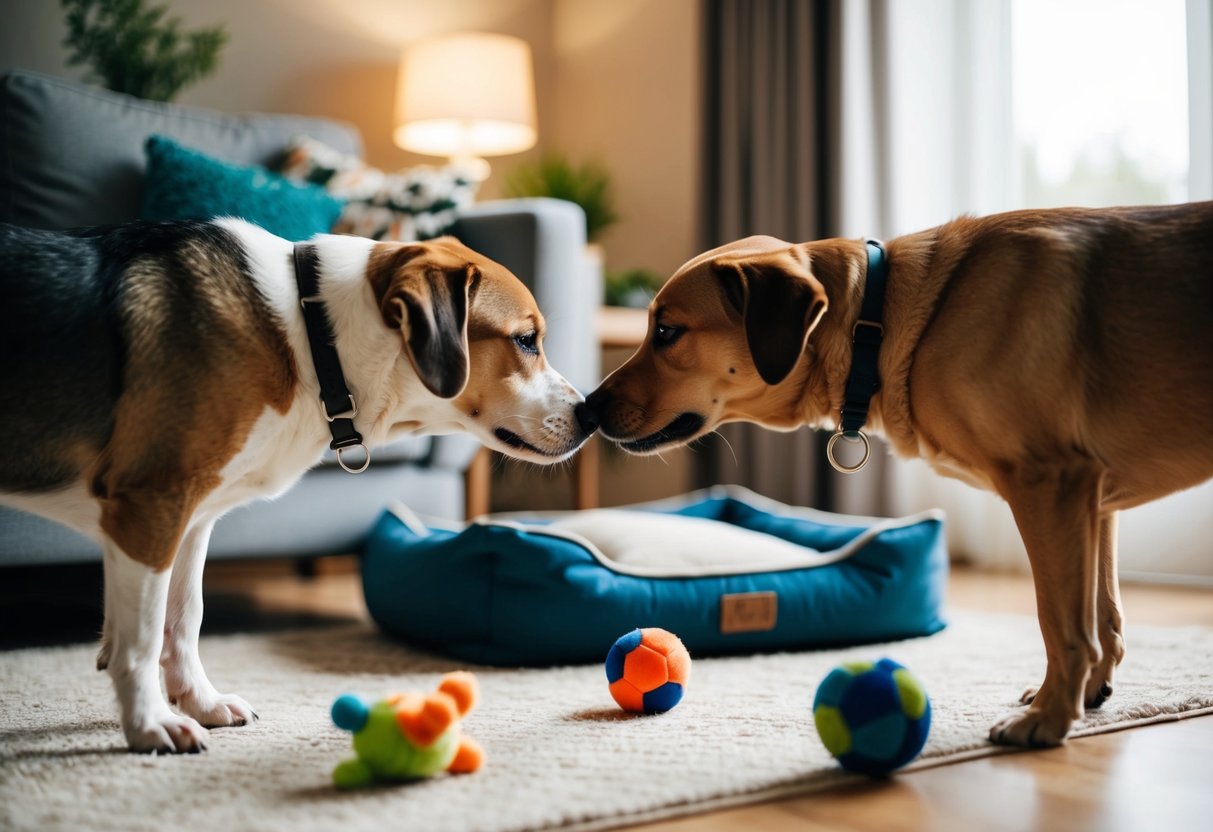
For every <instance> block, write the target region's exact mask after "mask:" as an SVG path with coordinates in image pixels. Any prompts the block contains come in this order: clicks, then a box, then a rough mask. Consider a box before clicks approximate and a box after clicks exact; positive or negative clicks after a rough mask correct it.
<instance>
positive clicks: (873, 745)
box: [813, 659, 931, 777]
mask: <svg viewBox="0 0 1213 832" xmlns="http://www.w3.org/2000/svg"><path fill="white" fill-rule="evenodd" d="M813 722H814V723H815V724H816V725H817V733H818V735H820V737H821V741H822V742H823V743H825V747H826V748H827V749H828V750H829V752H830V753H831V754H832V755H834V758H835V759H837V760H838V762H839V763H841V764H842V766H843V768H846V769H850V770H851V771H857V772H860V773H862V774H868V775H871V776H873V777H878V776H881V775H885V774H888V773H889V772H891V771H893V769H897V768H901V767H902V766H904V765H905V764H906V763H908V762H910V760H913V759H914V758H915V757H917V756H918V753H919V752H920V751H922V747H923V745H925V744H926V741H927V734H928V733H930V730H931V700H930V698H928V697H927V692H926V689H925V688H923V686H922V683H921V682H919V681H918V679H917V677H915V676H914V674H912V673H910V671H909V670H907V669H906V668H904V667H902V666H901V665H899V664H898V663H897V662H895V661H892V660H891V659H881V660H880V661H877V662H851V663H847V664H844V665H842V666H840V667H836V668H834V670H832V671H830V674H829V675H828V676H826V678H825V680H824V681H822V683H821V684H820V685H819V686H818V688H817V696H816V697H815V698H814V699H813Z"/></svg>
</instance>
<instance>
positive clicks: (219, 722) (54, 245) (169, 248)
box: [0, 220, 595, 751]
mask: <svg viewBox="0 0 1213 832" xmlns="http://www.w3.org/2000/svg"><path fill="white" fill-rule="evenodd" d="M305 252H306V255H307V259H309V260H310V261H311V262H313V263H314V264H315V270H316V272H317V274H318V287H319V288H318V292H317V295H318V297H319V300H320V302H321V303H322V305H323V310H324V313H325V316H326V317H327V320H328V323H329V326H330V327H331V330H332V332H333V335H334V339H333V340H334V344H335V347H336V351H337V354H338V356H339V358H340V362H341V365H342V367H343V369H344V374H345V379H346V381H347V383H348V387H349V390H350V391H351V393H352V395H353V397H354V404H355V405H356V408H357V414H356V415H355V416H354V417H353V422H354V424H355V425H356V426H357V428H358V430H359V431H360V432H361V433H362V434H363V436H364V441H365V443H366V445H367V446H368V447H372V448H373V447H374V446H375V445H378V444H382V443H385V442H389V441H391V440H392V439H394V438H399V437H400V436H401V435H403V434H405V433H408V432H425V433H450V432H455V431H466V432H468V433H471V434H473V435H474V436H476V437H478V438H479V439H480V440H481V441H482V442H484V443H485V444H486V445H487V446H489V447H491V448H495V449H498V450H500V451H502V452H504V453H507V454H510V455H512V456H515V457H519V458H522V459H526V460H529V461H532V462H537V463H551V462H556V461H559V460H562V459H565V458H567V457H568V456H569V455H571V454H572V453H574V452H575V451H576V450H577V448H578V447H579V446H580V445H581V443H582V442H583V441H584V440H585V439H586V437H587V436H588V435H589V433H591V432H592V431H593V429H594V427H595V423H594V421H593V419H592V416H591V415H590V414H589V413H588V411H587V410H586V408H585V406H584V404H583V403H582V401H581V396H580V395H579V394H578V393H577V391H576V390H574V389H573V387H572V386H570V385H569V384H568V382H566V381H565V380H564V378H562V377H561V376H560V375H559V374H557V373H556V372H555V371H553V370H552V369H551V368H550V367H548V365H547V363H546V361H545V358H544V355H543V351H542V346H541V344H542V340H543V334H544V321H543V317H542V315H541V314H540V312H539V310H538V308H537V307H536V305H535V301H534V299H533V298H532V297H531V294H530V292H528V291H527V289H526V287H525V286H523V284H522V283H521V282H520V281H519V280H518V279H517V278H516V277H515V276H514V275H512V274H511V273H510V272H509V271H508V270H506V269H505V268H504V267H502V266H501V265H499V264H497V263H494V262H492V261H491V260H488V259H487V258H485V257H482V256H480V255H478V254H476V253H475V252H473V251H471V250H470V249H468V248H466V247H465V246H463V245H461V244H459V243H458V242H456V241H455V240H453V239H445V238H444V239H440V240H434V241H431V242H427V243H418V244H411V245H410V244H395V243H380V244H377V243H375V242H373V241H371V240H365V239H361V238H356V237H337V236H320V237H317V238H315V239H313V240H312V241H310V242H309V243H308V245H307V246H306V249H305ZM293 255H294V249H293V246H292V244H291V243H290V242H287V241H286V240H283V239H280V238H278V237H275V236H273V235H271V234H269V233H267V232H265V231H263V230H261V229H259V228H257V227H255V226H252V225H249V224H247V223H244V222H241V221H238V220H219V221H216V222H211V223H133V224H130V225H124V226H115V227H109V228H103V229H94V230H89V231H84V232H78V233H67V234H59V233H53V232H43V231H31V230H27V229H20V228H16V227H12V226H3V225H0V346H2V347H3V361H2V362H0V379H2V380H3V388H4V389H5V390H7V391H8V398H7V399H6V401H5V403H4V404H3V405H2V406H0V433H3V435H4V436H5V438H6V442H5V443H4V445H3V448H2V449H0V501H2V502H4V503H5V504H8V505H12V506H15V507H18V508H21V509H26V510H29V511H33V512H35V513H38V514H41V515H44V516H46V517H49V518H51V519H54V520H57V521H59V522H62V523H64V524H66V525H68V526H70V527H72V528H74V529H76V530H78V531H81V532H83V533H85V534H87V535H89V536H90V537H92V538H93V539H95V540H97V541H98V542H99V543H100V544H101V546H102V547H103V552H104V566H105V629H104V634H103V640H102V647H101V652H100V655H99V656H98V661H97V664H98V667H99V668H108V671H109V674H110V676H111V677H112V678H113V682H114V686H115V688H116V690H117V695H118V700H119V704H120V707H121V712H122V729H123V731H124V733H125V735H126V739H127V742H128V743H129V744H130V747H131V748H133V749H136V750H141V751H198V750H200V749H202V748H203V747H204V743H205V739H206V730H205V728H204V727H203V726H223V725H242V724H245V723H247V722H249V721H250V720H252V719H254V718H255V714H254V713H253V710H252V708H250V707H249V705H248V703H246V702H245V701H244V700H243V699H241V698H240V697H239V696H235V695H231V694H221V693H219V692H218V691H216V690H215V688H214V687H213V686H212V685H211V683H210V681H209V680H208V679H207V676H206V673H205V672H204V671H203V669H202V664H201V662H200V661H199V658H198V630H199V626H200V624H201V620H202V585H201V576H202V565H203V560H204V557H205V554H206V547H207V541H208V538H209V536H210V532H211V528H212V526H213V525H214V523H215V521H216V520H217V519H218V518H219V517H220V516H221V515H222V514H223V513H224V512H226V511H228V510H229V509H231V508H233V507H235V506H238V505H240V504H242V503H245V502H247V501H249V500H252V499H254V498H258V497H270V496H273V495H276V494H279V493H281V492H282V491H283V490H285V489H286V488H288V487H289V486H290V485H291V484H292V483H293V482H295V481H296V480H297V479H298V478H299V477H300V476H301V475H302V474H303V473H304V471H306V470H307V469H308V468H309V467H310V466H312V465H314V464H315V463H316V462H317V461H318V460H319V459H320V457H321V455H322V454H323V453H324V450H325V448H326V446H327V445H328V444H329V427H328V425H329V422H327V421H326V418H325V412H324V410H323V409H322V406H321V400H320V383H319V381H318V375H317V371H316V369H315V367H314V365H313V359H312V355H311V351H310V349H309V341H308V334H307V331H306V328H305V322H304V317H303V312H302V305H301V303H300V292H299V289H298V287H297V284H296V272H295V261H294V257H293ZM161 665H163V667H164V681H165V687H166V688H167V691H168V696H169V699H170V700H171V701H172V702H173V703H174V704H175V705H176V707H177V709H178V711H180V713H175V712H174V711H172V710H171V709H170V708H169V704H168V702H166V701H165V698H164V695H163V694H162V693H161V687H160V666H161Z"/></svg>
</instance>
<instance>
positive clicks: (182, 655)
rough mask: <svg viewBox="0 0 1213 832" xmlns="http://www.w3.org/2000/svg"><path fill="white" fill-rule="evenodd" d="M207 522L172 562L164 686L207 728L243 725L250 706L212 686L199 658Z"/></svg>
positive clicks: (163, 656) (197, 527) (252, 715)
mask: <svg viewBox="0 0 1213 832" xmlns="http://www.w3.org/2000/svg"><path fill="white" fill-rule="evenodd" d="M213 525H214V524H213V523H212V522H211V521H209V520H200V521H198V522H197V523H195V525H194V526H193V527H191V528H190V529H189V531H187V532H186V533H185V536H184V537H183V538H182V540H181V547H180V548H179V549H178V550H177V558H176V560H175V562H174V564H173V577H172V581H171V583H170V584H169V590H168V613H167V615H166V617H165V622H164V649H163V651H162V652H161V655H160V664H161V665H163V666H164V685H165V688H167V690H168V697H169V701H170V702H171V703H173V704H174V705H176V706H177V709H178V710H180V711H181V712H182V713H184V714H187V715H189V716H191V717H193V718H194V719H196V720H198V722H200V723H202V724H203V725H205V726H207V727H218V726H222V725H245V724H247V723H249V722H252V721H253V720H255V719H256V718H257V715H256V714H255V713H253V709H252V708H251V707H249V704H248V703H247V702H245V701H244V700H243V699H241V698H240V697H239V696H236V695H234V694H223V693H219V692H218V691H217V690H215V688H214V686H213V685H212V684H211V682H210V680H209V679H208V678H207V676H206V671H205V670H203V668H202V660H201V659H200V658H199V656H198V631H199V629H200V628H201V626H202V567H203V564H204V563H205V561H206V547H207V543H209V542H210V537H211V528H212V526H213Z"/></svg>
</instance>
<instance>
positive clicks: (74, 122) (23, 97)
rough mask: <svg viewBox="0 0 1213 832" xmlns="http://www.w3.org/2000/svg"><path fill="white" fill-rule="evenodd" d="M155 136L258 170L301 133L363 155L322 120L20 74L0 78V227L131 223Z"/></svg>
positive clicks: (353, 133) (343, 132) (337, 127)
mask: <svg viewBox="0 0 1213 832" xmlns="http://www.w3.org/2000/svg"><path fill="white" fill-rule="evenodd" d="M153 133H159V134H160V135H163V136H167V137H169V138H171V139H174V140H175V141H178V142H181V143H182V144H185V145H187V146H189V147H193V148H196V149H198V150H200V151H202V152H203V153H207V154H210V155H213V156H217V157H219V158H222V159H226V160H228V161H231V162H236V163H239V164H254V165H263V166H265V167H272V166H273V165H274V163H275V162H276V161H277V157H278V156H279V155H280V154H281V153H282V151H283V148H285V147H286V145H287V143H288V142H290V140H291V138H292V137H293V136H296V135H298V134H300V133H302V134H305V135H309V136H313V137H315V138H317V139H320V140H321V141H323V142H325V143H326V144H329V145H332V146H333V147H335V148H338V149H340V150H342V151H343V152H346V153H361V149H362V147H361V140H360V139H359V136H358V132H357V130H356V129H355V128H354V127H352V126H350V125H348V124H343V123H341V122H337V121H332V120H329V119H322V118H305V117H298V116H281V115H263V114H248V115H227V114H225V113H220V112H217V111H214V110H205V109H201V108H197V107H183V106H179V105H175V104H161V103H157V102H152V101H144V100H142V99H138V98H133V97H132V96H129V95H122V94H120V93H115V92H110V91H108V90H103V89H100V88H98V87H90V86H85V85H82V84H75V83H71V82H69V81H63V80H60V79H57V78H52V77H49V76H46V75H40V74H38V73H34V72H26V71H20V70H19V71H14V72H11V73H9V74H7V75H5V76H4V77H3V78H0V221H3V222H11V223H16V224H18V225H25V226H30V227H33V228H55V229H58V228H73V227H77V226H85V225H104V224H106V223H114V222H127V221H129V220H133V219H137V218H138V217H139V206H140V199H141V196H142V192H143V173H144V168H145V160H144V152H143V143H144V141H146V140H147V137H148V136H150V135H151V134H153Z"/></svg>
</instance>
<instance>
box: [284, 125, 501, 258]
mask: <svg viewBox="0 0 1213 832" xmlns="http://www.w3.org/2000/svg"><path fill="white" fill-rule="evenodd" d="M278 171H279V172H280V173H281V174H282V175H283V176H285V177H287V178H288V179H291V180H293V181H296V182H314V183H315V184H317V185H323V186H324V188H325V189H326V190H327V191H328V192H329V193H330V194H332V195H333V196H335V197H337V198H338V199H343V200H346V203H345V207H344V208H343V209H342V211H341V218H340V219H339V220H338V221H337V224H336V226H335V227H334V228H333V232H334V233H336V234H354V235H356V236H358V237H370V238H371V239H372V240H397V241H403V242H406V243H407V242H412V241H413V240H428V239H430V238H432V237H440V236H442V235H443V234H447V233H449V232H450V228H451V226H452V225H453V224H454V223H455V220H456V219H457V217H458V212H459V211H460V210H461V209H464V208H467V207H468V206H469V205H471V204H472V202H473V201H474V200H475V198H476V188H477V185H478V183H477V182H476V181H475V180H473V179H472V178H471V177H470V176H468V175H466V174H465V173H464V172H462V171H461V170H460V169H459V168H458V167H456V166H454V165H448V166H446V167H442V168H434V167H430V166H429V165H419V166H417V167H413V168H407V169H405V170H400V171H397V172H395V173H385V172H384V171H381V170H379V169H377V168H373V167H371V166H370V165H368V164H366V163H365V162H363V161H362V160H361V159H359V158H358V157H357V156H351V155H349V154H346V153H342V152H341V151H339V150H336V149H335V148H332V147H329V146H328V145H327V144H325V143H324V142H322V141H318V140H317V139H313V138H311V137H310V136H297V137H295V139H294V140H293V141H292V142H291V144H290V146H289V147H287V150H286V153H285V154H284V155H283V158H282V164H281V166H280V167H279V168H278Z"/></svg>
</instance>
